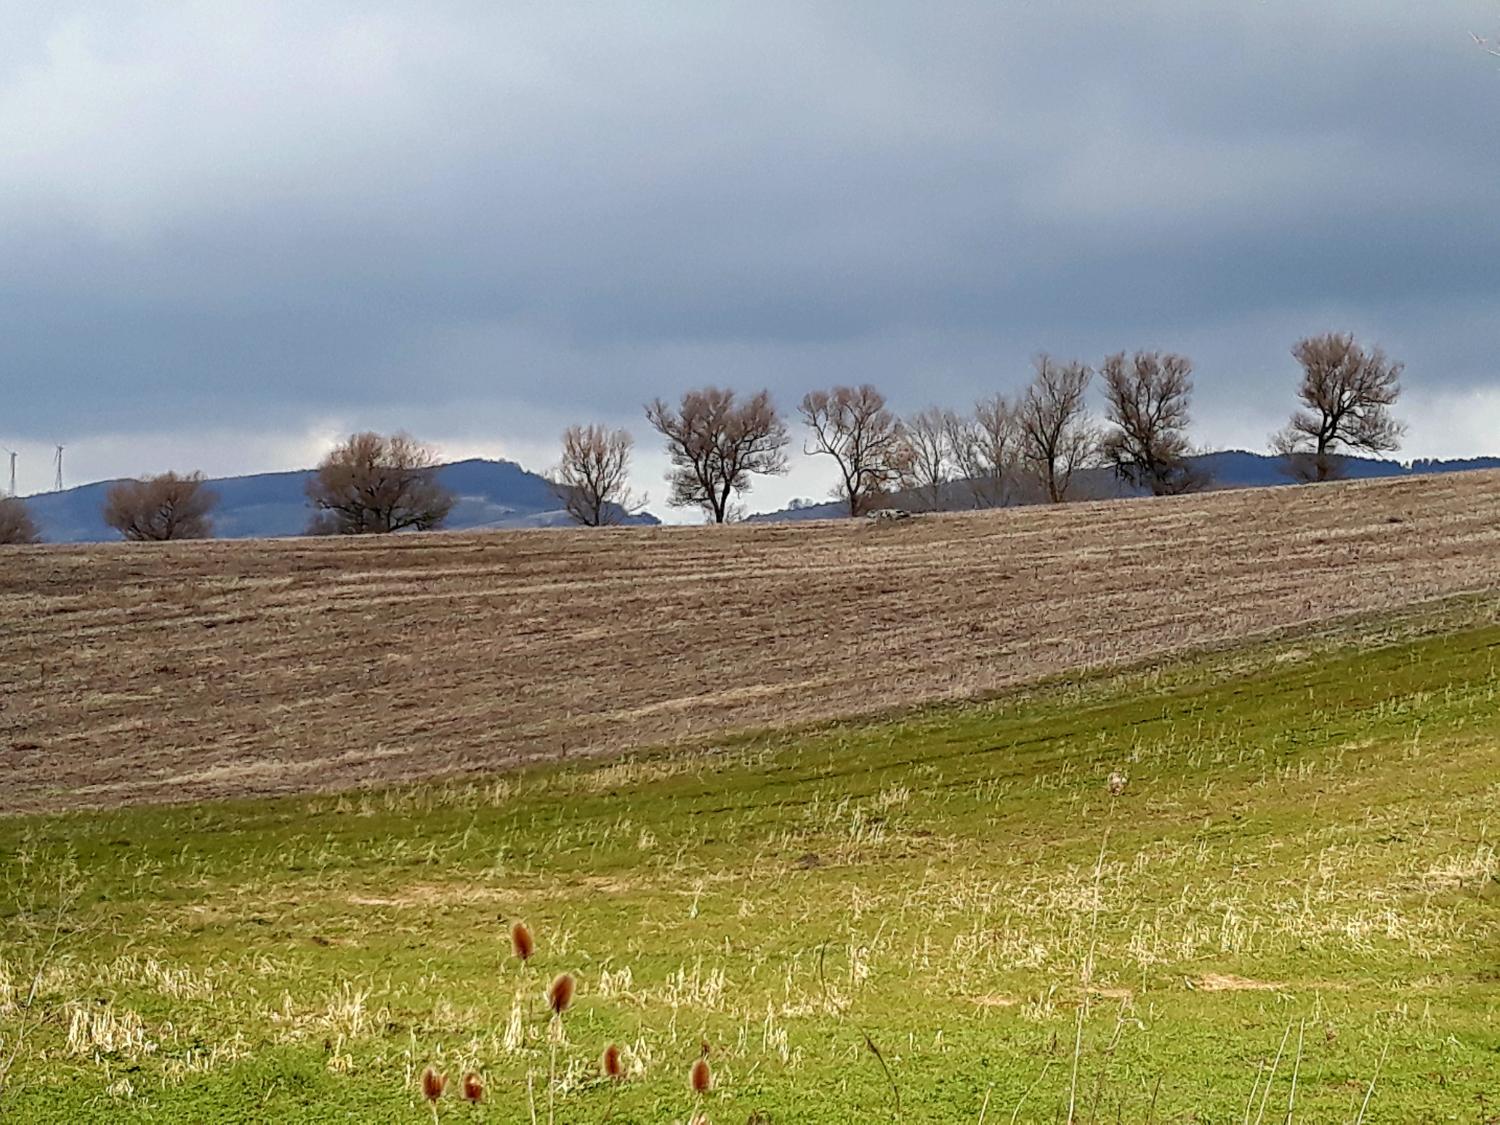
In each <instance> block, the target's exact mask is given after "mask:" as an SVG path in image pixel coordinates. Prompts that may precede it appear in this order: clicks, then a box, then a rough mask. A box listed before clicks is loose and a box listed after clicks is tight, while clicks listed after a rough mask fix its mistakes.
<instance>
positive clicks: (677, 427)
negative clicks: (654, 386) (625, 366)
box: [646, 387, 787, 523]
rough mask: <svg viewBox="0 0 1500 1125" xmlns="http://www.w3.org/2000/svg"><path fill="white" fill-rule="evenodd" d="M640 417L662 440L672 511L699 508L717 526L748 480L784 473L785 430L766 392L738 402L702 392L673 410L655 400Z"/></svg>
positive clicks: (726, 394)
mask: <svg viewBox="0 0 1500 1125" xmlns="http://www.w3.org/2000/svg"><path fill="white" fill-rule="evenodd" d="M646 418H647V420H648V421H650V423H651V425H652V426H654V427H655V428H656V430H657V432H658V433H660V434H661V435H662V437H664V438H666V439H667V455H668V456H669V457H670V458H671V459H672V471H671V472H670V473H669V474H668V475H667V480H668V481H669V482H670V483H671V485H672V491H671V494H670V496H669V497H668V498H667V503H669V504H671V505H672V506H673V507H674V508H702V509H703V511H704V512H705V513H707V515H708V517H709V518H710V519H711V520H712V521H713V522H714V523H723V522H725V520H727V519H729V518H730V516H731V514H732V513H731V508H730V503H731V501H732V500H733V499H734V497H736V496H740V495H743V494H744V493H746V492H748V491H750V478H751V477H752V476H754V475H756V474H768V475H779V474H781V473H784V472H786V452H785V450H786V443H787V432H786V425H785V424H784V423H783V422H782V421H781V417H780V415H778V414H777V413H776V407H775V406H774V405H772V403H771V393H770V392H769V391H759V392H757V393H756V394H754V395H752V396H751V397H750V398H748V399H746V400H745V401H744V402H738V401H737V399H736V395H735V393H734V391H732V390H729V389H727V388H721V387H704V388H702V389H701V390H696V391H688V392H687V393H686V394H684V395H683V396H682V402H681V404H680V405H679V406H678V408H677V409H676V410H673V409H672V408H671V407H670V406H668V405H667V404H666V403H665V402H663V401H662V400H661V399H656V400H655V401H654V402H652V403H651V404H650V405H648V406H647V407H646Z"/></svg>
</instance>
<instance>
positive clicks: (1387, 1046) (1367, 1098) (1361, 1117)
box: [1354, 1039, 1391, 1125]
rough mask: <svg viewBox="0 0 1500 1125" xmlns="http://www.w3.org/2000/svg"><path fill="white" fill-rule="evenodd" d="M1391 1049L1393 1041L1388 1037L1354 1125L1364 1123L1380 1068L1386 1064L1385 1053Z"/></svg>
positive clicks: (1377, 1060)
mask: <svg viewBox="0 0 1500 1125" xmlns="http://www.w3.org/2000/svg"><path fill="white" fill-rule="evenodd" d="M1390 1049H1391V1041H1390V1040H1389V1039H1387V1040H1386V1041H1385V1046H1384V1047H1381V1048H1380V1058H1378V1059H1376V1060H1375V1073H1374V1074H1372V1075H1370V1088H1369V1089H1368V1090H1366V1091H1365V1100H1364V1101H1363V1102H1361V1103H1360V1107H1359V1116H1358V1117H1356V1118H1355V1119H1354V1125H1364V1121H1365V1110H1367V1109H1369V1108H1370V1098H1371V1097H1373V1096H1374V1094H1375V1082H1376V1080H1377V1079H1379V1078H1380V1068H1381V1067H1383V1066H1384V1065H1385V1053H1386V1052H1387V1051H1389V1050H1390Z"/></svg>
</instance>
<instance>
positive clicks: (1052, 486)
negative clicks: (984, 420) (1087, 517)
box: [1016, 355, 1099, 504]
mask: <svg viewBox="0 0 1500 1125" xmlns="http://www.w3.org/2000/svg"><path fill="white" fill-rule="evenodd" d="M1093 375H1094V372H1093V370H1092V369H1091V368H1089V367H1088V366H1086V365H1085V364H1082V363H1058V362H1057V361H1056V360H1054V359H1052V358H1051V357H1050V356H1047V355H1041V356H1038V357H1037V359H1036V374H1035V375H1034V376H1033V377H1032V380H1031V385H1030V386H1028V387H1027V388H1026V394H1025V396H1024V397H1023V398H1022V399H1021V402H1020V404H1019V406H1017V408H1016V429H1017V433H1018V435H1019V439H1020V453H1021V459H1022V461H1024V462H1025V464H1026V465H1027V467H1028V468H1030V469H1031V471H1032V472H1033V473H1035V474H1036V476H1037V479H1038V480H1039V481H1040V482H1041V485H1042V487H1043V489H1044V490H1045V491H1046V493H1047V499H1048V500H1050V501H1051V502H1052V503H1054V504H1058V503H1061V502H1062V501H1064V500H1066V499H1067V498H1068V490H1069V488H1070V487H1072V483H1073V474H1074V473H1076V472H1077V471H1078V470H1079V469H1083V468H1087V467H1088V466H1089V465H1091V464H1092V463H1093V462H1094V460H1095V458H1096V456H1097V453H1098V448H1099V436H1098V433H1097V432H1096V431H1095V429H1094V424H1093V422H1092V420H1091V419H1090V418H1089V414H1088V405H1087V403H1086V402H1085V401H1084V395H1085V394H1086V393H1087V392H1088V387H1089V380H1090V379H1092V378H1093Z"/></svg>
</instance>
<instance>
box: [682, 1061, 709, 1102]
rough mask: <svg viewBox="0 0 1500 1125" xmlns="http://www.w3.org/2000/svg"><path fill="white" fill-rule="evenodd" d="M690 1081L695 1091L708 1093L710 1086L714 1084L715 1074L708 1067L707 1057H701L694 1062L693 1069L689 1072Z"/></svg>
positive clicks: (696, 1092)
mask: <svg viewBox="0 0 1500 1125" xmlns="http://www.w3.org/2000/svg"><path fill="white" fill-rule="evenodd" d="M688 1083H689V1084H690V1085H691V1086H692V1087H693V1093H695V1094H706V1093H708V1091H709V1088H710V1087H711V1086H712V1085H713V1084H714V1076H713V1073H712V1072H711V1071H710V1070H709V1069H708V1060H707V1059H699V1060H698V1061H697V1062H695V1063H694V1064H693V1069H692V1070H690V1071H689V1072H688Z"/></svg>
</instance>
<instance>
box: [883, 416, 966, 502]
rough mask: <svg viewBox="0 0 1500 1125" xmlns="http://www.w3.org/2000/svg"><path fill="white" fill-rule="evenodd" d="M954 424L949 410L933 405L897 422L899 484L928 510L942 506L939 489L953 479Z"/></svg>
mask: <svg viewBox="0 0 1500 1125" xmlns="http://www.w3.org/2000/svg"><path fill="white" fill-rule="evenodd" d="M956 426H957V422H956V420H955V418H954V415H953V412H952V411H947V410H939V409H938V408H937V407H935V406H929V407H928V408H927V409H926V410H923V411H920V412H919V413H917V414H913V415H912V416H911V417H909V418H907V419H906V420H905V421H904V422H902V423H901V452H900V455H899V457H898V458H897V462H898V464H897V467H898V468H899V469H900V471H901V478H900V484H901V487H902V488H903V489H906V490H908V491H910V492H911V493H912V494H913V495H914V496H916V498H917V500H918V502H919V503H920V504H921V506H922V507H923V508H925V509H926V510H927V511H929V512H935V511H937V510H938V509H939V508H941V507H942V506H943V488H944V486H945V485H946V484H947V483H948V482H949V481H950V480H952V479H953V464H954V456H953V450H954V447H953V440H952V439H953V436H954V431H955V428H956Z"/></svg>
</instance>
